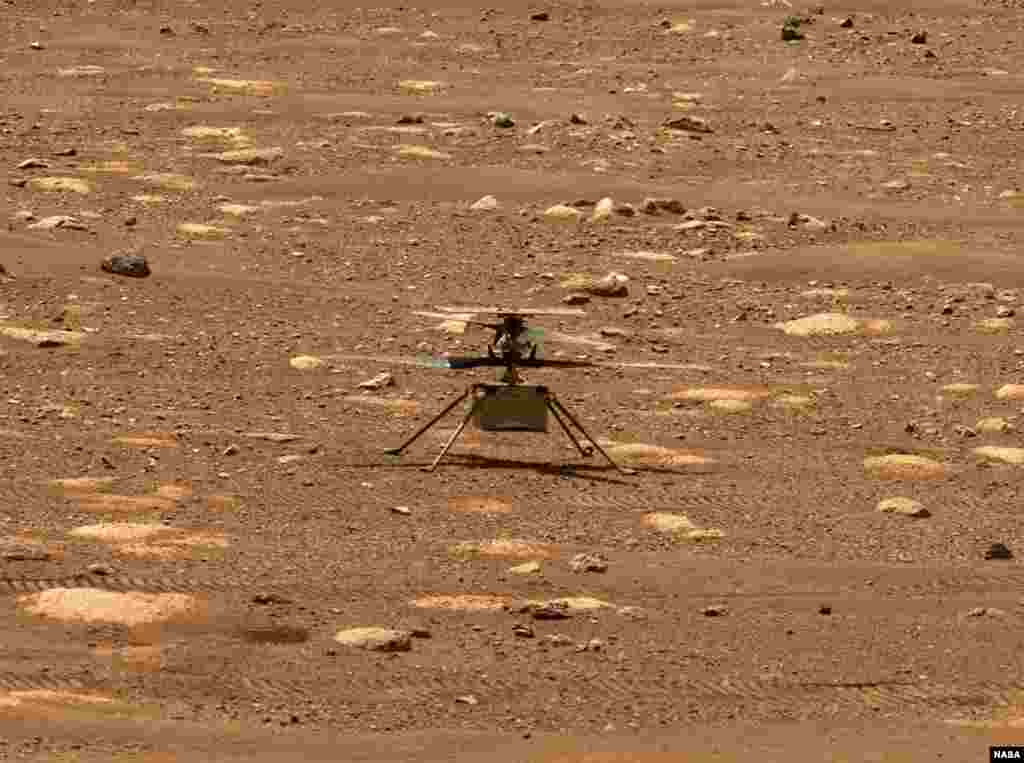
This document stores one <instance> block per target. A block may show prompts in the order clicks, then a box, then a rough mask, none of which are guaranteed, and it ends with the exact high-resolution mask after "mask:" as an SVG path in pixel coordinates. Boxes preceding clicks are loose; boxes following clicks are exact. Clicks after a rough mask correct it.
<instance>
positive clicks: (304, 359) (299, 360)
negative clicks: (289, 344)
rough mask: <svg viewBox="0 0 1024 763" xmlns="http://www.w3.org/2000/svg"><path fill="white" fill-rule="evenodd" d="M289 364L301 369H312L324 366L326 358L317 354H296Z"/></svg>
mask: <svg viewBox="0 0 1024 763" xmlns="http://www.w3.org/2000/svg"><path fill="white" fill-rule="evenodd" d="M288 365H290V366H291V367H292V368H294V369H297V370H299V371H312V370H314V369H316V368H320V367H321V366H323V365H324V360H323V358H318V357H316V356H315V355H296V356H295V357H294V358H292V359H291V360H289V361H288Z"/></svg>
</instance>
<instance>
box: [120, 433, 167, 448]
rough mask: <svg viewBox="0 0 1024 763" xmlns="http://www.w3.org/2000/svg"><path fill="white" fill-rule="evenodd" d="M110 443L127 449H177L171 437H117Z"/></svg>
mask: <svg viewBox="0 0 1024 763" xmlns="http://www.w3.org/2000/svg"><path fill="white" fill-rule="evenodd" d="M110 441H111V442H112V443H114V444H115V445H125V446H127V447H129V448H177V447H178V445H179V443H178V440H177V438H175V437H174V436H173V435H118V436H117V437H114V438H112V439H111V440H110Z"/></svg>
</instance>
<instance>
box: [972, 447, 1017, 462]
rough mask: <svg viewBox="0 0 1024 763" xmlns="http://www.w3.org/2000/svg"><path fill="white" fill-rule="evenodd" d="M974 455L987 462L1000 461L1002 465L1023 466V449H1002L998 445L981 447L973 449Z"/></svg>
mask: <svg viewBox="0 0 1024 763" xmlns="http://www.w3.org/2000/svg"><path fill="white" fill-rule="evenodd" d="M973 453H974V455H976V456H978V457H979V458H983V459H986V460H989V461H1001V462H1002V463H1004V464H1013V465H1015V466H1020V465H1021V464H1024V448H1003V447H999V446H998V445H983V446H982V447H980V448H975V449H974V451H973Z"/></svg>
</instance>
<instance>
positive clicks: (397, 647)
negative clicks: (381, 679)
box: [334, 628, 412, 652]
mask: <svg viewBox="0 0 1024 763" xmlns="http://www.w3.org/2000/svg"><path fill="white" fill-rule="evenodd" d="M410 635H411V634H410V633H409V632H408V631H399V630H393V629H391V628H349V629H348V630H344V631H339V632H338V634H337V635H335V637H334V640H335V641H337V642H338V643H339V644H341V645H343V646H351V647H355V648H357V649H369V650H372V651H378V652H408V651H409V650H410V649H411V648H412V642H411V641H410Z"/></svg>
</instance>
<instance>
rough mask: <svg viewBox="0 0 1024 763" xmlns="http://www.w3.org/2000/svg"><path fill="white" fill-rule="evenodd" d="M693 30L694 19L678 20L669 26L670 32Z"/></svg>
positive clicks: (677, 32)
mask: <svg viewBox="0 0 1024 763" xmlns="http://www.w3.org/2000/svg"><path fill="white" fill-rule="evenodd" d="M692 31H693V20H692V19H688V20H687V21H676V22H674V23H673V24H672V26H670V27H669V28H668V32H669V34H686V33H687V32H692Z"/></svg>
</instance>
